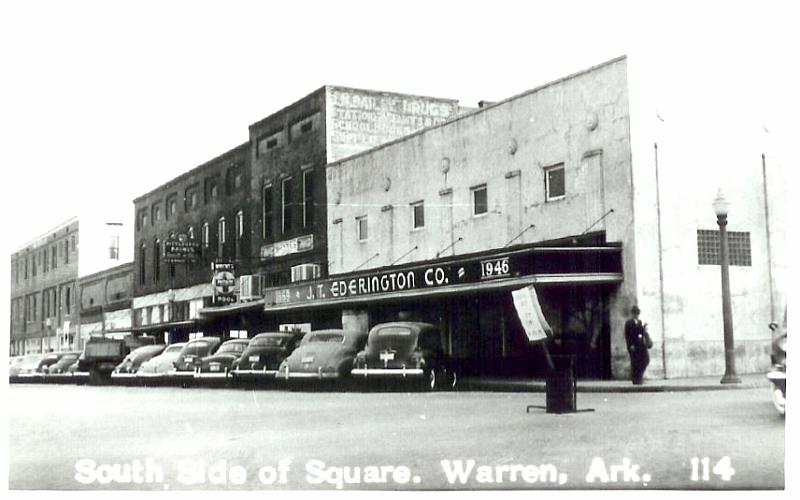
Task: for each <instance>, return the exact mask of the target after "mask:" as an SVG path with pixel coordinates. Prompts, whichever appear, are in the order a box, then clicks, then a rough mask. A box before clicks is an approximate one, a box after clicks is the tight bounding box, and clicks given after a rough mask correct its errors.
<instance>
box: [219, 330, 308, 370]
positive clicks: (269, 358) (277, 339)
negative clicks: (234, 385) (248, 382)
mask: <svg viewBox="0 0 800 500" xmlns="http://www.w3.org/2000/svg"><path fill="white" fill-rule="evenodd" d="M302 338H303V334H302V333H293V332H266V333H259V334H258V335H256V336H255V337H253V338H252V340H250V344H249V345H248V346H247V349H245V351H244V352H243V353H242V355H241V357H240V358H239V359H238V360H237V361H235V362H234V363H233V367H232V368H233V369H232V371H231V374H232V375H233V377H234V378H235V379H238V380H245V379H259V378H266V379H267V380H269V379H274V378H275V374H276V373H278V367H279V366H280V364H281V363H282V362H283V360H284V359H286V357H287V356H288V355H289V354H291V353H292V351H294V349H295V348H296V347H297V344H299V343H300V339H302Z"/></svg>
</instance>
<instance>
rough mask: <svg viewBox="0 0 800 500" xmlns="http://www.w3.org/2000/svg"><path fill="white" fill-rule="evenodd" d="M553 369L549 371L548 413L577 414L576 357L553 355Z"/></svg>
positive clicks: (547, 387) (547, 380)
mask: <svg viewBox="0 0 800 500" xmlns="http://www.w3.org/2000/svg"><path fill="white" fill-rule="evenodd" d="M551 358H552V360H553V368H552V369H548V370H547V375H546V379H545V380H546V391H547V395H546V401H547V413H575V412H576V411H577V404H576V393H577V387H576V383H575V372H574V369H573V368H574V364H575V356H574V355H571V354H553V355H552V356H551Z"/></svg>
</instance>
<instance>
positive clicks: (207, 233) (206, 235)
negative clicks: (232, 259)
mask: <svg viewBox="0 0 800 500" xmlns="http://www.w3.org/2000/svg"><path fill="white" fill-rule="evenodd" d="M201 233H202V234H201V235H200V236H201V237H202V239H203V241H202V243H203V248H208V247H209V245H210V244H211V228H210V227H209V226H208V222H203V226H202V230H201Z"/></svg>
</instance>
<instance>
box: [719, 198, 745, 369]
mask: <svg viewBox="0 0 800 500" xmlns="http://www.w3.org/2000/svg"><path fill="white" fill-rule="evenodd" d="M713 207H714V213H715V214H716V215H717V224H718V225H719V257H720V275H721V277H722V329H723V334H724V338H725V375H723V376H722V380H720V383H721V384H738V383H740V382H741V380H740V379H739V377H738V376H737V375H736V351H735V350H734V346H733V318H732V315H731V282H730V275H729V269H728V268H729V259H728V232H727V225H728V208H729V203H728V200H726V199H725V197H724V196H723V194H722V190H721V189H720V190H719V191H718V192H717V197H716V199H714V204H713Z"/></svg>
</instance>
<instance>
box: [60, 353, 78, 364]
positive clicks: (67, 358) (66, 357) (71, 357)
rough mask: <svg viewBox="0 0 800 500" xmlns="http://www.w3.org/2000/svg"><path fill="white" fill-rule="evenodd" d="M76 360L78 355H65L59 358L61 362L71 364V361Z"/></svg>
mask: <svg viewBox="0 0 800 500" xmlns="http://www.w3.org/2000/svg"><path fill="white" fill-rule="evenodd" d="M76 359H78V355H77V354H65V355H64V357H63V358H61V361H63V362H71V361H75V360H76Z"/></svg>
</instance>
